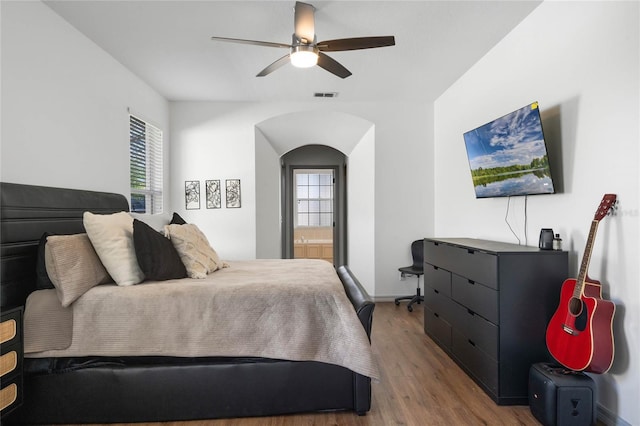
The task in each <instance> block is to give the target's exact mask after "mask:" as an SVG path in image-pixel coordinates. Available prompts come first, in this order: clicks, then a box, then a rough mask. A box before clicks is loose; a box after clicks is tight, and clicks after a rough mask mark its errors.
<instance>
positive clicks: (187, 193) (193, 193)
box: [184, 180, 200, 210]
mask: <svg viewBox="0 0 640 426" xmlns="http://www.w3.org/2000/svg"><path fill="white" fill-rule="evenodd" d="M184 202H185V206H186V208H187V210H198V209H200V181H199V180H186V181H185V182H184Z"/></svg>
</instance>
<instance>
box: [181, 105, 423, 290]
mask: <svg viewBox="0 0 640 426" xmlns="http://www.w3.org/2000/svg"><path fill="white" fill-rule="evenodd" d="M297 111H308V113H309V114H314V113H315V112H321V111H322V112H326V111H335V112H339V113H344V114H351V115H353V116H356V117H360V118H362V119H364V120H368V121H370V122H371V123H373V124H374V125H375V147H374V148H373V150H374V151H375V153H376V154H375V165H372V166H371V167H373V168H372V169H371V170H375V173H374V182H372V187H373V186H375V193H374V196H375V203H373V202H372V204H371V207H370V208H371V209H373V210H374V211H373V212H372V211H367V212H366V215H365V216H363V217H362V218H358V217H353V214H352V213H353V212H350V217H349V220H350V225H349V226H352V225H353V223H354V222H353V221H359V220H362V221H363V222H367V223H368V222H370V221H371V220H372V218H373V217H375V228H374V234H373V235H368V236H367V238H363V239H362V240H359V239H353V238H352V240H351V241H350V245H351V246H350V248H349V250H350V253H349V256H351V255H352V254H353V253H354V251H355V252H359V253H360V256H362V253H367V252H369V251H372V252H373V257H371V258H369V260H368V261H367V262H365V261H363V260H362V257H360V261H359V263H360V265H357V266H356V267H355V268H352V269H353V270H354V273H355V274H356V275H358V276H359V277H360V276H362V275H367V276H368V275H371V276H372V277H375V283H371V282H365V280H364V279H361V281H362V282H363V285H365V286H366V287H367V288H368V289H375V292H372V294H374V295H376V296H382V297H391V296H395V295H399V294H403V293H407V292H411V291H414V289H413V288H411V287H412V286H407V285H406V283H401V282H400V281H399V279H398V273H397V268H398V267H399V266H405V265H408V264H410V263H411V256H410V251H409V244H410V242H411V241H412V240H413V239H416V238H422V237H424V236H426V235H429V234H430V233H431V232H432V229H433V228H432V224H433V219H432V210H431V208H430V207H429V206H431V203H430V202H429V201H428V196H429V194H430V193H431V192H430V189H429V188H431V187H432V186H433V185H432V183H431V170H430V168H429V167H425V164H428V163H429V161H430V157H431V156H430V155H429V154H430V152H431V145H430V141H429V139H428V137H427V136H425V135H428V134H429V132H428V127H427V125H428V123H429V114H428V113H429V111H430V110H429V108H427V107H426V106H425V105H423V104H413V103H412V104H404V103H387V102H385V103H362V104H361V103H357V104H356V103H354V104H351V103H335V104H332V105H330V106H327V104H326V103H319V102H303V103H215V102H174V103H172V104H171V129H172V137H171V140H172V145H171V157H172V176H173V179H174V180H173V184H172V185H173V186H172V191H173V194H174V195H175V197H174V202H173V204H172V206H173V209H175V210H176V211H178V212H179V213H180V214H181V215H184V216H183V217H185V219H187V220H188V221H192V222H194V223H197V224H198V225H199V226H201V227H202V229H203V231H204V232H205V233H206V234H207V236H208V237H209V239H210V242H211V243H212V245H213V246H214V248H216V250H218V252H219V254H220V256H221V257H223V258H226V259H252V258H255V256H256V254H257V253H258V247H257V246H256V237H257V235H265V233H266V234H269V233H273V230H272V229H270V230H267V229H260V230H258V229H257V223H259V224H260V226H273V224H274V223H275V220H274V217H273V216H272V215H271V216H269V218H266V219H264V220H263V218H258V219H257V218H256V214H257V210H256V203H257V202H264V200H263V197H271V198H270V199H271V200H278V199H279V188H278V187H277V185H275V184H273V183H271V184H268V185H266V186H264V185H262V180H260V183H259V184H258V185H259V189H260V194H259V195H258V194H257V193H256V191H257V190H258V187H256V178H257V177H260V179H262V177H263V176H267V178H268V179H271V180H273V173H274V169H273V168H274V167H278V168H279V166H278V165H277V163H275V162H274V158H273V152H271V151H269V150H268V149H266V148H263V147H256V144H257V143H259V142H260V140H262V139H263V138H262V137H261V136H260V135H259V134H258V135H257V134H256V131H255V126H256V125H257V124H258V123H262V122H263V121H265V120H267V119H269V118H272V117H278V116H281V115H285V114H290V113H293V112H297ZM369 143H370V142H369ZM338 149H339V148H338ZM369 149H371V148H369ZM354 151H355V149H354ZM379 151H383V152H384V157H383V158H385V160H384V161H381V160H379V157H378V152H379ZM258 153H260V154H261V155H256V154H258ZM262 154H264V155H262ZM356 155H357V153H356ZM368 155H369V154H368ZM370 157H371V160H373V159H374V156H373V155H370ZM363 167H364V166H363ZM362 170H366V169H365V168H363V169H362ZM275 173H278V175H279V171H277V172H275ZM226 178H239V179H241V180H242V208H241V209H235V210H234V209H224V208H223V209H220V210H215V211H214V210H206V209H200V210H188V211H187V210H185V209H184V203H183V201H181V200H180V194H181V193H183V192H184V189H183V185H184V180H200V181H204V180H205V179H226ZM269 188H270V189H269ZM266 191H270V193H267V192H266ZM261 199H262V201H259V200H261ZM245 201H246V202H245ZM379 217H382V218H383V219H382V220H380V219H379ZM270 224H271V225H270ZM356 228H357V225H356ZM371 241H375V246H374V247H373V246H371ZM264 253H275V249H274V247H269V248H266V247H262V246H261V248H260V255H261V256H262V255H264ZM356 258H358V255H356ZM359 272H360V273H359Z"/></svg>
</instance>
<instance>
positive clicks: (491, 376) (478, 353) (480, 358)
mask: <svg viewBox="0 0 640 426" xmlns="http://www.w3.org/2000/svg"><path fill="white" fill-rule="evenodd" d="M451 337H452V344H451V346H452V347H451V351H452V353H453V356H454V357H456V358H457V359H458V361H460V363H462V364H463V365H464V366H465V367H466V368H467V369H468V370H469V371H470V373H471V374H472V375H473V376H474V377H475V378H476V380H478V381H479V382H481V383H482V384H483V385H484V386H485V387H486V388H488V389H489V390H490V391H491V392H492V393H493V394H494V395H497V394H498V363H497V362H496V361H495V360H493V359H491V357H489V356H488V355H487V354H485V353H484V352H483V351H482V350H481V349H480V348H478V347H477V346H476V345H475V344H474V343H473V342H471V341H469V339H467V337H466V336H464V335H463V334H461V333H459V332H458V331H457V330H454V331H453V333H452V336H451Z"/></svg>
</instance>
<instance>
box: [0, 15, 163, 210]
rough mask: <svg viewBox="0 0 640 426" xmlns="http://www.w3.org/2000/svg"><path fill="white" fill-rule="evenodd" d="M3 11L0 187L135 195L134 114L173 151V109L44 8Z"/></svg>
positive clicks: (132, 75) (118, 64) (104, 53)
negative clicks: (132, 161) (131, 119)
mask: <svg viewBox="0 0 640 426" xmlns="http://www.w3.org/2000/svg"><path fill="white" fill-rule="evenodd" d="M0 7H1V12H2V18H1V19H2V29H1V31H2V53H1V54H2V130H1V138H2V139H1V150H2V151H1V153H2V155H0V157H1V159H0V179H1V180H2V181H5V182H17V183H25V184H34V185H46V186H59V187H67V188H79V189H92V190H99V191H110V192H117V193H122V194H128V193H129V187H130V186H129V116H128V114H129V113H128V111H127V108H131V112H132V113H134V114H138V115H139V116H140V117H141V118H143V119H146V120H149V121H150V122H152V123H154V124H156V125H157V126H159V127H160V128H161V129H163V130H164V131H165V133H164V141H165V144H166V146H168V144H169V132H168V130H169V129H168V123H169V104H168V102H167V101H166V100H165V99H164V98H163V97H162V96H160V95H159V94H158V93H156V92H155V91H154V90H152V89H151V88H150V87H149V86H148V85H146V84H145V83H144V82H143V81H142V80H140V79H138V78H137V77H136V76H135V75H134V74H132V73H131V72H130V71H128V70H127V69H126V68H124V67H123V66H122V65H121V64H120V63H118V62H117V61H115V60H114V59H113V58H112V57H111V56H109V55H108V54H107V53H106V52H104V51H103V50H102V49H100V48H99V47H97V46H96V45H95V44H94V43H93V42H92V41H90V40H89V39H87V38H86V37H85V36H83V35H82V34H80V33H79V32H78V31H77V30H75V29H74V28H73V27H72V26H71V25H69V24H68V23H67V22H66V21H64V20H62V19H61V18H60V17H59V16H58V15H56V14H55V13H54V12H53V11H52V10H51V9H49V8H48V7H47V6H45V5H44V4H43V3H41V2H1V5H0ZM165 162H166V164H167V167H165V171H166V174H165V181H168V179H169V174H168V169H169V167H168V158H165ZM165 198H166V199H165V206H168V204H169V200H168V198H169V197H165Z"/></svg>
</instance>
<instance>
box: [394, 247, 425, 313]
mask: <svg viewBox="0 0 640 426" xmlns="http://www.w3.org/2000/svg"><path fill="white" fill-rule="evenodd" d="M411 256H412V257H413V265H411V266H405V267H403V268H398V271H400V275H401V276H402V277H403V278H404V277H417V278H418V288H417V289H416V294H415V295H411V296H404V297H398V298H396V300H395V302H396V306H398V305H399V304H400V301H401V300H409V304H408V305H407V310H408V311H409V312H413V306H412V305H413V304H414V303H417V304H420V302H424V296H422V295H420V276H421V275H423V274H424V240H416V241H414V242H412V243H411Z"/></svg>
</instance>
